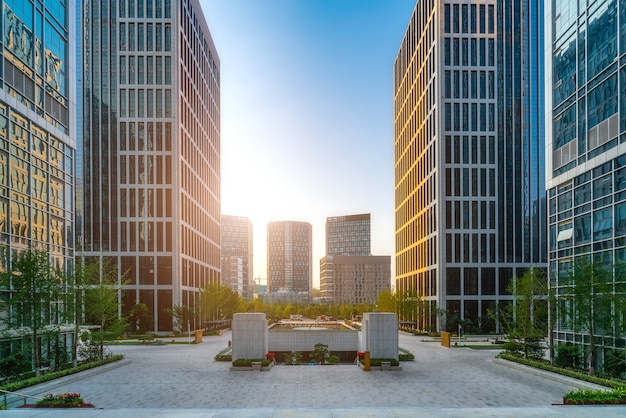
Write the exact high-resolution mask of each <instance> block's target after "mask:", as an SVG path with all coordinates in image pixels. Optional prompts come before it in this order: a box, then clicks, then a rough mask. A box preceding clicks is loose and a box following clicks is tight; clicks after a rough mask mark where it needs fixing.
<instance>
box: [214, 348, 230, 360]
mask: <svg viewBox="0 0 626 418" xmlns="http://www.w3.org/2000/svg"><path fill="white" fill-rule="evenodd" d="M214 360H215V361H233V352H232V349H231V348H225V349H223V350H222V351H220V352H219V353H217V354H216V355H215V357H214Z"/></svg>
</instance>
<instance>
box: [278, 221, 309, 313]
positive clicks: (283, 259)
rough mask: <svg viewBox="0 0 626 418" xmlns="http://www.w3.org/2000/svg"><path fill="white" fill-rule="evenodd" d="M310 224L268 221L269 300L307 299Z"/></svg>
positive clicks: (301, 300) (292, 300) (304, 300)
mask: <svg viewBox="0 0 626 418" xmlns="http://www.w3.org/2000/svg"><path fill="white" fill-rule="evenodd" d="M312 239H313V237H312V227H311V224H310V223H308V222H295V221H282V222H270V223H269V224H268V225H267V291H268V298H269V300H288V301H290V302H295V301H300V302H308V301H309V300H310V297H311V291H312V286H313V271H312V264H311V262H312V260H313V258H312V257H313V252H312V242H313V241H312Z"/></svg>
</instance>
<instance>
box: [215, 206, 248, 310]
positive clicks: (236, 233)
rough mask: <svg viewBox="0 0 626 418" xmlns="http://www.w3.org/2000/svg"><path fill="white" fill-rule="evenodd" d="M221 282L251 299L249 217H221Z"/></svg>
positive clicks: (245, 297)
mask: <svg viewBox="0 0 626 418" xmlns="http://www.w3.org/2000/svg"><path fill="white" fill-rule="evenodd" d="M220 235H221V239H222V240H221V249H222V255H221V263H222V284H223V285H224V286H228V287H229V288H230V289H231V290H234V291H236V292H238V293H239V294H240V295H241V296H242V297H243V298H244V299H252V295H253V292H252V290H253V289H252V286H253V285H254V278H253V273H254V246H253V243H254V242H253V230H252V222H251V221H250V218H247V217H244V216H232V215H222V217H221V234H220Z"/></svg>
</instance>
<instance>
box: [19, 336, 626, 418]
mask: <svg viewBox="0 0 626 418" xmlns="http://www.w3.org/2000/svg"><path fill="white" fill-rule="evenodd" d="M229 339H230V332H225V333H223V334H222V335H221V336H215V337H205V338H204V342H203V343H202V344H197V345H196V344H188V345H181V344H171V345H163V346H158V345H141V346H124V345H119V346H112V347H111V350H112V351H113V353H122V354H124V355H125V356H126V360H125V361H124V364H123V365H121V366H119V367H111V368H110V369H107V370H102V371H100V372H97V373H93V372H92V373H91V376H88V377H85V378H80V379H78V378H76V376H74V377H68V378H64V380H59V381H55V382H53V383H48V384H43V385H39V386H37V387H33V388H29V389H27V390H25V391H22V392H23V393H29V394H32V395H36V396H43V395H44V394H46V393H50V392H54V393H61V392H78V393H80V394H81V396H82V397H83V399H85V400H86V401H87V402H91V403H93V404H94V405H95V406H96V407H97V408H102V410H100V409H98V410H91V411H89V412H88V411H86V410H83V411H81V412H79V411H75V412H72V416H102V417H104V416H106V417H109V416H122V415H124V413H122V411H126V412H125V413H129V412H128V411H133V412H132V415H133V416H156V415H162V416H189V415H190V413H189V411H193V413H191V415H193V416H232V415H237V416H250V417H252V416H272V417H277V416H302V415H307V416H362V413H363V411H368V413H367V415H369V416H385V417H387V416H415V411H417V410H419V411H422V412H423V413H425V415H423V416H465V414H461V415H455V412H454V411H456V413H460V412H459V411H466V412H468V411H474V408H480V409H479V410H478V411H481V413H480V414H476V413H473V414H472V415H474V416H520V415H521V416H545V412H546V411H550V415H554V414H555V415H554V416H566V415H567V416H611V413H613V412H612V411H614V410H616V411H617V412H622V416H623V413H625V412H626V409H621V410H620V409H619V408H616V407H613V408H612V409H611V408H605V409H602V411H603V413H602V414H601V415H595V414H596V413H598V412H599V410H598V409H597V408H596V409H593V408H592V409H588V408H581V407H551V405H552V404H558V403H560V402H561V401H562V398H563V395H564V394H565V393H566V392H568V391H570V390H572V389H575V387H574V385H573V384H569V383H567V382H566V383H563V382H556V381H553V380H549V379H546V378H544V377H540V376H536V375H533V374H530V373H527V372H524V371H520V370H516V369H513V368H510V367H506V366H503V365H500V364H496V363H494V362H493V358H494V356H495V354H496V353H497V351H495V350H475V349H469V348H452V349H446V348H443V347H441V346H440V345H439V343H434V342H424V341H422V337H416V336H411V335H408V334H405V333H401V335H400V346H401V347H403V348H405V349H407V350H409V351H410V352H412V353H413V354H414V355H415V357H416V358H415V361H412V362H402V363H401V366H402V370H400V371H385V372H383V371H371V372H364V371H363V370H361V369H360V368H359V367H357V366H355V365H339V366H284V365H278V366H275V367H274V368H273V369H272V370H270V371H268V372H240V371H238V372H235V371H230V370H229V368H230V363H228V362H215V361H213V357H214V356H215V354H217V353H218V352H219V351H220V350H221V349H223V348H225V347H226V346H227V344H228V340H229ZM135 408H142V410H141V411H140V410H137V409H135ZM354 408H360V409H359V411H360V412H358V413H357V412H355V410H354ZM363 408H366V409H363ZM390 408H393V411H395V412H390V411H391V410H390ZM415 408H418V409H415ZM459 408H461V409H459ZM484 408H489V409H484ZM493 408H496V409H493ZM518 408H524V410H525V411H526V415H524V414H522V413H521V410H520V409H518ZM568 408H570V409H568ZM574 408H578V409H577V411H578V412H579V413H583V412H584V413H585V414H586V413H587V412H586V411H591V412H592V415H572V411H573V410H574ZM166 410H167V411H168V413H165V411H166ZM172 410H174V411H172ZM35 411H37V413H38V414H44V410H32V409H31V410H30V415H26V413H27V411H26V410H24V409H22V410H13V411H10V412H9V414H11V415H12V416H13V414H15V415H14V416H34V412H35ZM157 411H159V413H157ZM203 411H204V413H209V411H212V412H211V414H210V415H206V414H203V413H201V412H203ZM218 411H221V412H219V414H218ZM281 411H282V412H284V413H285V414H284V415H281V414H280V412H281ZM288 411H291V412H289V413H287V412H288ZM332 411H334V413H332ZM341 411H344V414H341ZM376 411H378V412H376ZM381 411H382V412H381ZM402 411H403V412H402ZM428 411H430V412H428ZM435 411H436V413H437V414H442V413H443V411H452V412H446V413H445V415H435V414H434V413H435ZM506 411H510V412H506ZM107 412H108V413H107ZM116 412H117V413H116ZM617 412H616V413H617ZM111 413H113V415H111ZM161 413H163V414H161ZM486 413H488V414H489V415H485V414H486ZM492 413H493V415H491V414H492ZM509 413H510V414H511V415H509ZM535 413H536V414H535ZM55 414H59V412H58V411H57V412H55V411H47V412H46V413H45V415H37V416H46V417H48V416H49V417H56V416H68V415H67V410H66V411H65V414H63V415H55ZM87 414H89V415H87ZM220 414H225V415H220ZM320 414H321V415H320ZM351 414H352V415H351ZM503 414H504V415H503ZM561 414H562V415H561ZM420 415H421V414H420ZM614 416H620V415H614Z"/></svg>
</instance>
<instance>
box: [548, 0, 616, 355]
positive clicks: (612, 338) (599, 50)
mask: <svg viewBox="0 0 626 418" xmlns="http://www.w3.org/2000/svg"><path fill="white" fill-rule="evenodd" d="M547 16H550V17H551V18H552V24H547V25H546V34H547V36H546V47H545V50H546V60H548V62H550V61H551V64H552V65H551V66H550V67H548V74H547V77H546V91H548V94H547V97H548V102H547V103H549V104H550V106H549V107H548V110H549V111H548V112H547V116H546V124H547V125H546V126H551V133H549V134H548V136H547V138H548V142H547V144H546V154H547V155H548V156H550V158H549V164H548V166H547V167H546V177H547V188H548V199H549V202H548V203H549V204H548V225H549V254H548V259H549V263H550V264H549V274H550V284H551V288H552V289H553V290H554V291H555V294H556V298H557V304H556V306H557V310H556V316H557V317H556V318H555V326H556V328H555V331H554V333H553V338H554V342H555V344H560V343H565V342H575V343H576V342H577V343H583V341H584V343H583V344H585V343H588V336H585V335H582V334H580V333H576V332H574V331H573V327H572V322H571V321H572V317H571V315H570V314H569V312H568V310H569V307H568V306H567V304H566V303H562V302H561V301H560V299H561V298H560V296H561V295H563V294H564V293H566V292H567V289H568V283H567V279H566V275H567V273H568V272H569V271H570V269H571V267H572V265H573V263H574V261H575V260H576V259H577V258H578V257H583V256H584V257H591V259H592V260H593V261H594V262H597V263H604V264H606V265H609V266H612V265H617V264H621V263H623V262H624V260H626V246H625V244H626V231H625V228H624V225H625V220H624V218H625V216H626V212H625V210H626V192H624V190H625V187H626V184H625V177H624V176H625V175H626V145H625V144H624V142H626V55H625V53H626V1H625V0H606V1H604V0H603V1H594V2H591V1H589V2H587V1H579V2H578V5H577V4H576V3H575V2H572V3H571V4H570V2H553V3H552V4H551V5H550V9H549V10H548V13H547ZM612 283H613V284H612V287H614V288H615V289H616V291H617V289H619V288H621V287H622V286H624V284H625V282H624V279H623V277H621V276H620V275H617V274H616V275H615V278H614V281H613V282H612ZM602 334H603V337H604V338H600V340H601V342H600V344H599V345H600V346H601V347H600V348H599V349H598V352H597V353H596V358H597V359H599V361H598V362H597V364H601V363H602V359H603V356H604V352H605V350H606V349H611V348H614V347H621V348H623V347H624V345H625V344H626V341H625V339H624V338H619V337H618V336H617V335H615V334H614V333H613V331H606V330H604V331H603V332H602Z"/></svg>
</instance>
